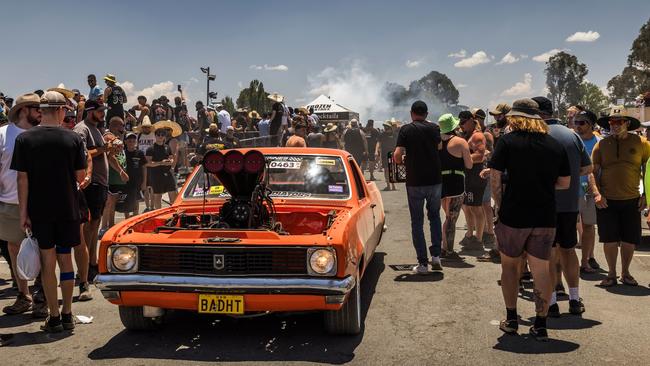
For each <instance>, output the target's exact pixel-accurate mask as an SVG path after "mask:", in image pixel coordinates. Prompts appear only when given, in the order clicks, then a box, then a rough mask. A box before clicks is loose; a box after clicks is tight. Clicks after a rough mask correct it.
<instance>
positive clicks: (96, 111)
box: [73, 100, 113, 281]
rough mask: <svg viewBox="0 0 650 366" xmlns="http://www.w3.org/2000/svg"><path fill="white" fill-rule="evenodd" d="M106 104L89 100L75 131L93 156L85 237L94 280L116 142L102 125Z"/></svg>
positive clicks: (87, 199) (88, 189)
mask: <svg viewBox="0 0 650 366" xmlns="http://www.w3.org/2000/svg"><path fill="white" fill-rule="evenodd" d="M105 110H106V106H104V105H103V104H100V103H99V102H97V101H96V100H89V101H87V102H86V104H85V112H86V118H85V119H84V120H83V121H81V122H79V123H77V125H76V126H74V128H73V131H74V132H76V133H78V134H79V136H81V138H82V140H83V141H84V143H85V145H86V149H87V150H88V153H89V154H90V156H91V157H92V161H93V162H92V166H93V169H92V176H91V181H90V184H89V185H88V186H87V187H86V188H85V189H84V190H83V193H84V197H85V198H86V203H87V204H88V210H89V212H90V220H89V221H88V222H87V223H86V224H84V239H85V242H86V245H88V253H89V256H90V267H89V270H88V279H89V280H91V281H92V280H93V279H94V277H95V275H96V274H97V273H98V269H97V236H98V234H99V224H100V222H101V219H102V213H103V212H104V207H105V205H106V199H107V198H108V155H107V153H108V152H110V151H111V149H112V148H113V145H112V143H110V142H109V143H106V142H104V137H103V135H102V132H101V131H100V130H99V127H98V126H100V125H101V124H102V123H103V122H104V116H105Z"/></svg>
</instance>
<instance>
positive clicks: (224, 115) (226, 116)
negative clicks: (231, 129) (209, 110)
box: [217, 109, 232, 133]
mask: <svg viewBox="0 0 650 366" xmlns="http://www.w3.org/2000/svg"><path fill="white" fill-rule="evenodd" d="M217 120H218V121H219V123H220V124H221V132H223V133H227V132H228V126H231V125H232V123H231V121H230V113H228V111H227V110H225V109H222V110H220V111H219V113H217Z"/></svg>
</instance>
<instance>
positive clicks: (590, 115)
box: [573, 111, 598, 125]
mask: <svg viewBox="0 0 650 366" xmlns="http://www.w3.org/2000/svg"><path fill="white" fill-rule="evenodd" d="M597 119H598V117H597V116H596V114H595V113H594V112H592V111H580V112H578V114H576V115H575V117H574V118H573V120H574V121H576V122H578V121H585V122H589V123H590V124H592V125H593V124H595V123H596V120H597Z"/></svg>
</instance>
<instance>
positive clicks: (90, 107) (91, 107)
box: [84, 100, 106, 111]
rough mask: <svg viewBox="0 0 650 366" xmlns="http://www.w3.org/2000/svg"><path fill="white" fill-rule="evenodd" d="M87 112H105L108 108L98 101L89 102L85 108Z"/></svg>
mask: <svg viewBox="0 0 650 366" xmlns="http://www.w3.org/2000/svg"><path fill="white" fill-rule="evenodd" d="M84 109H85V110H86V111H103V110H105V109H106V106H105V105H103V104H99V102H98V101H96V100H89V101H87V102H86V105H85V108H84Z"/></svg>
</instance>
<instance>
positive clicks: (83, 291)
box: [78, 282, 93, 301]
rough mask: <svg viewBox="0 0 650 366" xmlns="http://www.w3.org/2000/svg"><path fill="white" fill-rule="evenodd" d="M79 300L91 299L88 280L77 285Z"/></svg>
mask: <svg viewBox="0 0 650 366" xmlns="http://www.w3.org/2000/svg"><path fill="white" fill-rule="evenodd" d="M78 299H79V301H89V300H92V299H93V295H92V293H90V285H89V284H88V282H85V283H82V284H80V285H79V298H78Z"/></svg>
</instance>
